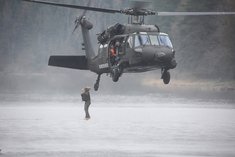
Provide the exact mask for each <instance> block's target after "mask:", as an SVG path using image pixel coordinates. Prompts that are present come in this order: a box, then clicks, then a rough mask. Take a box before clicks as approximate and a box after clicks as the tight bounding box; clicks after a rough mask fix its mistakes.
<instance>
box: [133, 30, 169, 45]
mask: <svg viewBox="0 0 235 157" xmlns="http://www.w3.org/2000/svg"><path fill="white" fill-rule="evenodd" d="M145 45H154V46H157V45H162V46H168V47H170V48H173V46H172V43H171V41H170V39H169V37H168V35H167V34H147V33H139V34H135V47H138V46H145Z"/></svg>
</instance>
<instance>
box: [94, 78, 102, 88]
mask: <svg viewBox="0 0 235 157" xmlns="http://www.w3.org/2000/svg"><path fill="white" fill-rule="evenodd" d="M100 76H101V75H100V74H99V75H98V77H97V79H96V82H95V84H94V90H95V91H98V89H99V84H100Z"/></svg>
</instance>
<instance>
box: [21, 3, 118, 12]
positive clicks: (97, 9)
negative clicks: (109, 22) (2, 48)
mask: <svg viewBox="0 0 235 157" xmlns="http://www.w3.org/2000/svg"><path fill="white" fill-rule="evenodd" d="M22 1H26V2H33V3H40V4H46V5H52V6H59V7H65V8H73V9H85V10H90V11H97V12H104V13H113V14H114V13H121V11H120V10H114V9H104V8H96V7H87V6H79V5H70V4H62V3H54V2H45V1H34V0H22Z"/></svg>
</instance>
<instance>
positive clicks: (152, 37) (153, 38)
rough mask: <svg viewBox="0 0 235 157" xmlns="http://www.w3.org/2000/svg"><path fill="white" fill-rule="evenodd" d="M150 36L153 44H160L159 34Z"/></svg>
mask: <svg viewBox="0 0 235 157" xmlns="http://www.w3.org/2000/svg"><path fill="white" fill-rule="evenodd" d="M149 38H150V40H151V44H152V45H159V42H158V37H157V35H149Z"/></svg>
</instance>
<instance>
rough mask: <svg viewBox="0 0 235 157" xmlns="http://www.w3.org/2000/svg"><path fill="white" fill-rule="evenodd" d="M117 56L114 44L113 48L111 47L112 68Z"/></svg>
mask: <svg viewBox="0 0 235 157" xmlns="http://www.w3.org/2000/svg"><path fill="white" fill-rule="evenodd" d="M116 55H117V52H116V49H115V47H114V44H111V46H110V62H111V65H112V66H113V65H115V60H116Z"/></svg>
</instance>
